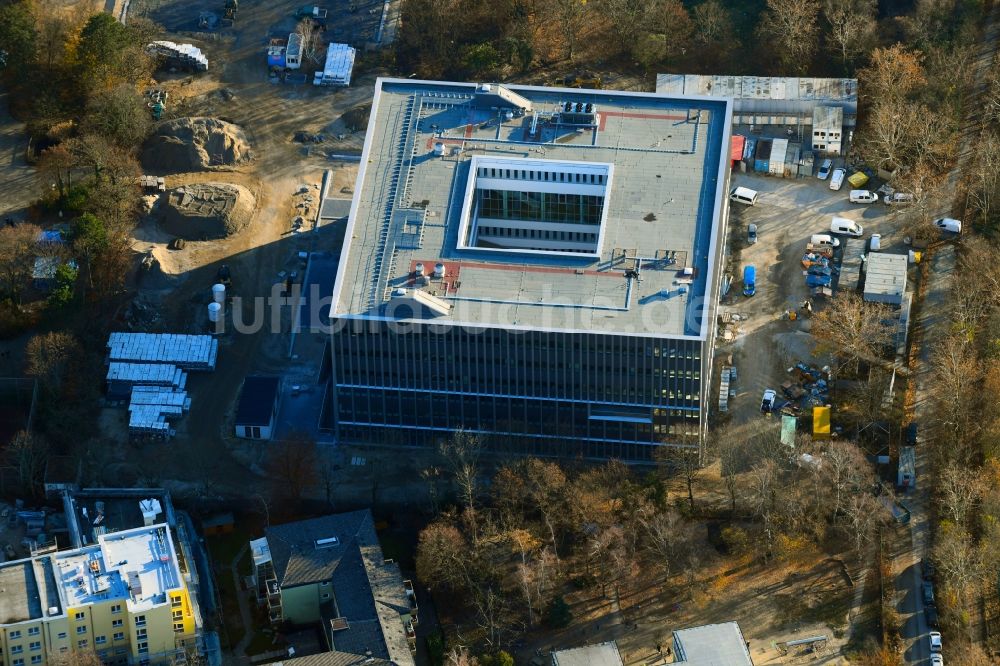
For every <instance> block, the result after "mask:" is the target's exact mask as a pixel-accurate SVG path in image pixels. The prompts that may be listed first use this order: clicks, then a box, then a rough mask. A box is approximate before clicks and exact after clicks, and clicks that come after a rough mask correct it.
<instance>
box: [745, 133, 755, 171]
mask: <svg viewBox="0 0 1000 666" xmlns="http://www.w3.org/2000/svg"><path fill="white" fill-rule="evenodd" d="M756 150H757V139H756V137H752V136H748V137H746V140H745V141H744V142H743V161H744V162H749V163H751V164H753V156H754V153H755V152H756Z"/></svg>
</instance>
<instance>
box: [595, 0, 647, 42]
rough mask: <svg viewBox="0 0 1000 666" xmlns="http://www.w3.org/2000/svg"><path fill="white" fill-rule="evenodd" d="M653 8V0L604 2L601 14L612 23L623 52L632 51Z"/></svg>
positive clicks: (610, 0) (604, 0)
mask: <svg viewBox="0 0 1000 666" xmlns="http://www.w3.org/2000/svg"><path fill="white" fill-rule="evenodd" d="M652 7H653V0H603V2H601V13H603V14H604V15H605V16H606V17H607V18H608V21H609V22H610V23H611V29H612V31H613V32H614V34H615V37H616V38H617V39H618V43H619V46H620V48H621V49H622V50H623V51H628V50H631V49H632V48H633V47H634V46H635V43H636V40H637V39H638V37H639V35H640V34H641V33H642V31H643V26H644V25H645V24H646V20H647V18H648V16H649V13H650V11H651V9H652Z"/></svg>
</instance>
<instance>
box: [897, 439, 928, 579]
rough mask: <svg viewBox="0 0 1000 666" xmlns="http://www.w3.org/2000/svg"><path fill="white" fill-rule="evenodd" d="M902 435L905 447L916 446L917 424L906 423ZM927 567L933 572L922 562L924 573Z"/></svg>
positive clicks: (925, 562) (926, 561) (926, 563)
mask: <svg viewBox="0 0 1000 666" xmlns="http://www.w3.org/2000/svg"><path fill="white" fill-rule="evenodd" d="M903 434H904V436H905V437H906V445H907V446H916V445H917V422H916V421H910V422H909V423H907V424H906V429H905V430H904V431H903ZM927 567H931V569H932V570H933V568H934V565H933V564H932V563H931V561H930V560H923V569H924V570H925V571H926V570H927ZM933 575H934V573H933V571H932V572H931V576H933ZM924 578H928V576H924Z"/></svg>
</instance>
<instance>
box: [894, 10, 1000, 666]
mask: <svg viewBox="0 0 1000 666" xmlns="http://www.w3.org/2000/svg"><path fill="white" fill-rule="evenodd" d="M998 12H1000V6H997V5H994V7H993V8H992V9H991V11H990V14H989V17H988V18H987V21H986V26H985V28H984V32H983V39H982V42H981V44H980V49H979V52H978V53H977V55H976V62H975V67H976V77H975V82H976V83H975V90H976V95H979V94H981V92H982V91H983V89H984V87H985V84H984V81H985V77H986V74H987V72H988V71H989V68H990V67H991V65H992V63H993V58H994V54H995V53H996V50H997V44H998V41H1000V40H998V37H1000V23H998V20H997V18H998ZM967 107H968V112H967V117H966V123H965V127H963V130H962V139H961V146H960V149H959V159H958V162H957V164H956V165H955V167H954V168H953V169H952V171H951V173H950V174H949V178H948V186H949V190H948V191H950V192H953V193H954V192H956V190H957V185H958V182H959V181H960V180H961V176H962V172H963V170H964V169H965V167H966V165H967V163H968V161H969V159H970V158H971V157H972V155H973V153H974V147H975V144H976V141H977V140H978V137H979V127H980V119H979V115H980V113H981V105H980V104H976V103H975V101H971V102H970V103H969V104H968V105H967ZM955 203H956V204H957V203H958V202H957V201H956V202H955ZM956 208H958V206H957V205H956ZM939 212H940V213H941V214H942V215H947V214H950V213H951V212H952V210H951V209H947V208H945V209H942V210H941V211H939ZM929 261H930V265H929V266H928V267H927V269H926V272H925V273H924V275H925V278H926V281H925V284H924V286H923V300H922V304H921V306H920V316H919V317H918V319H917V320H916V322H915V335H914V339H915V340H917V341H918V344H919V345H920V346H919V350H918V355H917V363H918V366H917V367H916V368H915V369H914V370H915V375H914V381H915V382H916V386H915V392H914V405H913V413H912V418H913V419H915V420H916V421H917V423H918V424H919V427H920V431H921V444H922V445H923V446H922V447H920V446H918V447H917V461H916V462H917V469H916V473H917V487H916V489H915V490H914V491H911V494H910V495H909V496H908V498H907V500H906V501H907V504H908V506H909V507H910V510H911V518H910V523H909V527H910V534H909V538H910V544H907V545H909V546H910V548H903V549H901V552H900V553H899V554H898V555H897V556H896V558H895V561H894V563H893V564H894V571H895V572H896V587H895V589H896V599H897V610H898V611H899V615H900V620H901V621H902V623H903V626H902V629H901V631H900V633H901V635H902V638H903V656H904V658H905V660H906V663H908V664H926V663H928V660H929V658H930V650H929V644H928V639H927V633H928V631H929V630H930V629H929V627H928V626H927V622H926V618H925V616H924V606H923V599H922V596H921V583H922V579H921V575H920V560H921V559H923V558H925V557H927V556H928V554H929V551H930V548H931V533H930V523H929V520H930V514H929V509H930V493H929V490H928V488H929V486H930V484H931V477H930V461H929V460H928V456H927V455H926V453H925V451H926V447H928V446H933V445H934V442H935V441H936V438H935V437H934V434H935V433H934V429H935V426H934V424H933V423H932V420H931V414H930V396H931V391H932V390H933V387H934V376H933V372H932V369H931V364H930V356H931V354H932V352H933V349H934V343H935V341H936V340H938V339H940V336H941V333H942V331H943V330H944V329H946V328H947V326H948V303H949V300H950V299H949V296H950V292H951V284H952V276H953V274H954V270H955V264H956V254H955V246H954V245H947V246H944V247H942V248H940V249H938V250H936V251H935V252H934V253H933V254H932V255H931V257H930V260H929ZM945 651H946V652H947V644H946V647H945Z"/></svg>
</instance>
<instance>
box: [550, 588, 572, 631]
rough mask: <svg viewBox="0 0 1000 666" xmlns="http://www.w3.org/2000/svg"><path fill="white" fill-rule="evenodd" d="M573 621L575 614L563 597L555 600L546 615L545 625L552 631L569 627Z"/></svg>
mask: <svg viewBox="0 0 1000 666" xmlns="http://www.w3.org/2000/svg"><path fill="white" fill-rule="evenodd" d="M572 621H573V612H572V611H571V610H570V607H569V604H567V603H566V600H565V599H563V598H562V597H561V596H560V597H556V598H555V599H553V600H552V603H551V604H549V610H548V612H547V613H546V615H545V624H547V625H548V626H549V628H551V629H562V628H564V627H568V626H569V624H570V622H572Z"/></svg>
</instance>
